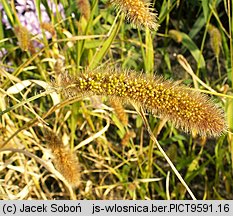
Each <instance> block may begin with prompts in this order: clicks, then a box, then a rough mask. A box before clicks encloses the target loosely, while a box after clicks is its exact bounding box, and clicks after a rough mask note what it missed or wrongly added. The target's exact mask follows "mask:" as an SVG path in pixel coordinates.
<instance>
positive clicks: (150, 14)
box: [110, 0, 159, 31]
mask: <svg viewBox="0 0 233 216" xmlns="http://www.w3.org/2000/svg"><path fill="white" fill-rule="evenodd" d="M110 2H111V3H112V4H113V5H115V7H116V8H118V9H119V10H121V11H122V12H124V13H125V14H126V18H127V19H128V21H129V22H130V23H133V24H134V25H136V26H144V27H148V28H149V29H152V30H155V31H156V30H157V29H158V26H159V24H158V20H157V14H156V12H155V11H154V9H153V8H152V7H151V4H150V3H148V2H146V1H145V0H110Z"/></svg>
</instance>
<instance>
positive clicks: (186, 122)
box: [58, 69, 226, 136]
mask: <svg viewBox="0 0 233 216" xmlns="http://www.w3.org/2000/svg"><path fill="white" fill-rule="evenodd" d="M64 74H65V73H64ZM63 81H64V82H63ZM58 87H59V89H62V93H64V95H66V96H68V97H70V96H76V95H80V94H81V95H85V96H86V95H107V96H112V97H114V98H119V99H120V100H122V101H123V102H125V101H126V102H127V101H133V102H134V103H136V104H139V105H140V106H143V107H144V108H146V109H147V110H150V111H152V113H153V114H156V115H159V116H160V117H161V118H166V119H168V120H170V121H172V122H174V123H175V125H176V126H177V127H179V128H181V129H183V130H184V131H186V132H191V131H196V132H198V133H199V134H200V135H203V136H219V135H221V134H222V133H223V132H224V131H225V130H226V122H225V118H224V112H223V111H222V110H221V109H220V108H218V107H217V106H216V105H215V104H214V103H213V101H212V100H211V99H209V98H208V97H207V96H205V95H203V94H201V93H200V92H198V91H194V90H192V89H189V88H188V87H186V86H183V85H178V84H177V82H172V81H164V80H163V79H162V78H159V77H151V76H149V77H148V76H143V75H137V74H136V73H135V72H129V71H128V72H120V71H119V70H117V69H113V70H109V69H106V71H102V70H101V71H100V70H96V71H94V72H86V73H84V74H80V75H79V76H78V77H70V76H68V75H64V76H63V77H61V81H60V85H59V86H58Z"/></svg>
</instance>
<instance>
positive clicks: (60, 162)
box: [45, 129, 80, 187]
mask: <svg viewBox="0 0 233 216" xmlns="http://www.w3.org/2000/svg"><path fill="white" fill-rule="evenodd" d="M45 140H46V143H47V145H48V148H49V149H51V151H52V155H53V162H54V165H55V167H56V169H57V170H58V171H59V172H60V173H61V174H62V175H63V176H64V177H65V178H66V180H67V181H68V182H69V183H70V184H71V185H72V186H73V187H77V186H78V185H79V184H80V167H79V161H78V158H77V157H76V156H75V155H74V153H73V152H71V150H70V149H68V147H66V146H64V144H63V142H62V140H61V139H60V138H59V137H58V136H57V135H56V134H55V133H54V132H52V131H51V130H48V129H46V130H45Z"/></svg>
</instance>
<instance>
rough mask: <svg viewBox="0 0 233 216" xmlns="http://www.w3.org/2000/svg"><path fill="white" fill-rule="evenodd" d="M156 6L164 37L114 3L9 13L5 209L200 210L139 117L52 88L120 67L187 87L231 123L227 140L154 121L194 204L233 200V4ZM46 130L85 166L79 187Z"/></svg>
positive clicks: (3, 73)
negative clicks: (129, 204) (52, 205)
mask: <svg viewBox="0 0 233 216" xmlns="http://www.w3.org/2000/svg"><path fill="white" fill-rule="evenodd" d="M151 3H152V7H154V8H155V9H156V11H157V13H158V22H159V25H160V27H159V29H158V31H153V30H149V29H148V28H146V27H143V26H142V27H140V28H136V27H135V26H134V25H132V24H131V23H129V22H127V20H125V19H124V14H122V13H119V12H118V11H117V10H116V8H114V7H113V6H112V5H111V4H110V2H109V1H107V0H91V1H84V0H76V1H73V0H60V1H57V0H54V1H52V0H51V1H43V0H34V1H25V2H24V1H19V0H18V1H17V0H16V1H11V0H1V1H0V20H1V22H0V115H1V121H0V146H1V147H0V148H1V149H0V198H1V199H191V197H190V194H189V193H188V192H187V190H186V189H185V187H184V185H183V184H182V183H181V182H180V181H179V179H178V178H177V177H176V175H175V174H174V172H173V169H171V167H170V166H169V164H168V163H167V161H166V160H165V159H164V157H163V155H162V154H161V151H159V150H158V149H157V147H156V145H155V144H154V142H153V141H152V140H151V136H150V135H149V134H148V132H147V129H146V127H145V125H144V124H143V120H142V118H141V117H140V115H139V114H138V113H137V112H136V111H135V109H134V107H133V106H131V105H130V104H125V105H124V108H123V107H122V105H121V104H119V103H117V102H116V101H113V100H111V99H109V98H107V97H95V96H92V97H85V95H83V96H82V97H79V98H74V99H65V98H63V97H60V95H59V94H57V93H55V92H53V93H52V92H51V89H50V87H49V85H48V84H50V83H51V80H52V81H53V80H54V79H56V74H57V73H60V72H61V73H66V72H68V73H70V74H74V75H77V76H78V74H79V73H85V70H86V69H87V68H88V69H89V70H93V69H95V68H97V67H106V66H107V67H110V66H113V67H114V66H116V65H117V67H119V68H122V69H133V70H135V71H137V72H138V73H146V74H155V73H156V74H157V75H160V76H163V77H165V79H173V80H179V81H180V82H181V83H184V84H186V85H189V86H190V87H192V88H195V89H197V90H199V91H203V92H205V93H207V94H208V95H209V96H210V97H211V98H212V99H213V100H214V101H215V102H216V103H217V104H218V105H219V106H220V107H221V108H222V109H223V110H224V111H225V113H226V121H227V123H228V127H229V129H228V130H229V131H228V132H226V133H224V134H223V135H221V136H220V137H218V138H214V139H213V138H206V137H200V136H198V135H196V134H195V133H193V134H186V133H184V132H182V131H180V130H177V129H176V128H174V126H173V124H172V123H170V122H166V121H165V120H164V119H159V118H156V116H153V115H151V114H150V113H147V114H146V117H147V121H148V123H149V126H150V128H151V130H152V132H153V133H154V135H155V137H156V138H157V140H158V142H159V143H160V145H161V146H162V148H163V149H164V151H165V152H166V154H167V156H168V157H169V158H170V160H171V161H172V162H173V163H174V165H175V167H176V169H177V170H178V171H179V173H180V175H181V176H182V177H183V178H184V180H185V182H186V183H187V185H188V186H189V188H190V189H191V191H192V193H193V194H194V195H195V197H196V198H197V199H233V172H232V170H233V137H232V131H233V101H232V98H233V96H232V95H233V94H232V93H233V91H232V90H233V89H232V78H233V71H232V65H233V46H232V45H233V43H232V33H233V2H232V1H230V0H202V1H193V0H156V1H155V0H154V1H151ZM45 126H46V127H49V128H50V129H51V130H52V131H53V132H54V133H55V134H57V136H58V137H59V138H60V139H61V140H62V142H63V143H64V145H66V146H69V148H70V151H72V152H74V154H75V155H76V156H77V158H78V159H79V167H80V175H81V177H80V182H79V185H78V187H76V188H72V187H71V186H70V184H69V183H68V182H67V181H66V179H64V178H63V176H62V175H61V174H62V173H61V174H60V172H58V171H57V170H56V168H55V167H56V164H55V167H54V161H53V160H52V156H51V149H50V148H49V146H48V140H47V139H46V136H45V135H44V129H43V128H44V127H45ZM64 176H65V175H64Z"/></svg>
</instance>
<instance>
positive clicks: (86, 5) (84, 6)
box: [76, 0, 91, 20]
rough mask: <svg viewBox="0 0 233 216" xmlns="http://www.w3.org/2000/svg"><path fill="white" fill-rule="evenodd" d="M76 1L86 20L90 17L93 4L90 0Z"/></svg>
mask: <svg viewBox="0 0 233 216" xmlns="http://www.w3.org/2000/svg"><path fill="white" fill-rule="evenodd" d="M76 3H77V6H78V9H79V11H80V13H81V15H82V16H83V17H84V18H85V19H86V20H88V19H89V18H90V13H91V5H90V2H89V0H76Z"/></svg>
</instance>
